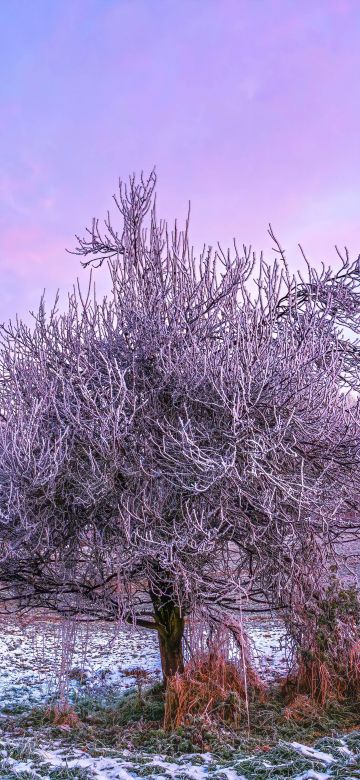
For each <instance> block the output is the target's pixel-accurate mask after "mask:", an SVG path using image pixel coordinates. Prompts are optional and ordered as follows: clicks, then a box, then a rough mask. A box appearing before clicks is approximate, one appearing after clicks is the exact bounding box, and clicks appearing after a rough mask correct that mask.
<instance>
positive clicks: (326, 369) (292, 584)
mask: <svg viewBox="0 0 360 780" xmlns="http://www.w3.org/2000/svg"><path fill="white" fill-rule="evenodd" d="M155 184H156V177H155V174H154V172H152V173H151V175H150V177H149V178H148V179H145V178H144V177H143V176H142V177H141V178H140V180H139V181H137V180H136V179H135V177H131V178H130V182H129V185H128V186H125V187H124V185H123V184H122V183H121V182H120V187H119V195H118V197H116V198H115V202H116V206H117V209H118V213H119V216H120V219H121V224H120V225H119V226H118V227H116V228H115V227H113V226H112V222H111V220H110V216H109V215H108V217H107V220H106V221H105V230H104V232H102V231H101V230H100V227H99V222H98V221H97V220H94V221H93V224H92V227H91V228H90V229H89V230H88V231H87V233H86V235H85V238H82V239H81V238H79V237H77V247H76V249H75V254H76V255H78V256H80V258H82V262H83V265H84V266H87V265H93V266H94V267H97V268H99V267H100V268H102V270H97V271H95V272H94V275H95V274H99V273H102V272H104V271H105V269H107V272H108V273H109V275H110V280H111V292H110V294H109V295H108V296H107V298H105V299H103V300H100V301H99V300H98V299H97V297H96V293H95V290H94V289H93V286H92V284H90V286H89V290H88V292H87V294H82V293H81V290H80V287H79V288H78V289H75V290H74V292H73V293H72V295H70V296H69V300H68V307H67V310H66V311H59V308H58V302H57V301H56V303H55V305H54V306H53V308H52V310H51V311H50V313H49V315H47V314H46V309H45V301H44V300H42V302H41V305H40V308H39V312H38V314H37V316H36V317H35V321H34V324H33V326H32V327H29V326H27V325H25V324H24V323H23V322H22V321H21V320H20V319H17V320H16V321H15V322H13V323H9V324H8V325H3V326H2V328H1V348H0V371H1V384H0V411H1V425H0V450H1V456H0V581H1V583H2V585H1V590H0V604H1V603H2V605H3V609H5V610H6V609H12V608H16V609H28V608H31V607H38V606H45V607H47V608H52V609H55V610H57V611H59V612H61V613H62V614H64V615H73V616H76V615H77V616H82V617H84V618H87V619H105V620H123V621H126V622H129V623H132V624H137V625H140V626H145V627H148V628H154V629H156V630H157V631H158V633H159V639H160V646H161V651H162V658H163V669H164V674H165V676H167V675H170V674H172V673H174V671H176V670H178V669H181V668H182V656H181V639H182V635H183V630H184V620H185V618H186V616H187V615H189V614H192V613H194V612H195V611H200V612H202V613H206V614H208V615H210V616H211V618H212V619H213V620H217V621H221V620H224V619H226V618H225V617H224V616H226V615H227V616H229V619H230V617H231V616H232V615H234V614H236V612H237V611H239V610H240V611H244V610H247V609H251V608H252V607H253V605H256V606H257V608H258V609H272V608H276V607H281V606H282V607H289V605H291V603H292V602H293V601H294V599H295V600H299V599H300V601H301V599H304V598H308V594H309V592H312V591H314V590H318V589H319V587H320V585H319V582H321V575H322V573H324V576H326V571H327V570H329V567H330V566H334V565H336V562H337V560H338V553H337V545H338V542H339V540H344V539H346V538H350V537H351V536H357V537H358V536H359V535H360V522H359V520H360V515H359V495H360V470H359V465H360V464H359V460H360V450H359V430H360V428H359V422H360V405H359V400H358V398H359V396H358V393H359V344H358V335H359V328H360V305H359V302H360V259H359V258H357V259H356V260H355V261H352V260H351V259H350V257H349V254H348V252H347V250H345V251H344V253H343V254H341V253H340V252H338V268H337V269H336V270H332V269H331V268H327V267H325V266H322V267H321V269H320V270H316V268H315V267H312V266H311V264H310V263H309V262H308V261H307V259H306V258H305V255H304V253H302V266H303V268H305V272H304V273H298V274H295V275H293V274H292V273H290V271H289V268H288V264H287V262H286V258H285V253H284V251H283V249H282V248H281V245H280V244H279V242H278V241H277V239H276V237H275V235H274V233H273V231H272V228H271V227H270V228H269V232H270V236H271V238H272V240H273V243H274V249H275V255H274V258H273V260H272V261H271V262H269V261H266V260H265V259H264V257H263V256H262V255H260V257H259V258H257V257H256V255H255V254H254V253H253V252H252V250H251V248H247V247H245V246H244V247H242V250H241V251H239V249H238V246H237V244H236V242H234V247H233V250H232V251H230V250H228V251H226V252H225V251H223V250H222V249H221V247H220V246H218V248H217V249H216V251H215V252H214V251H212V250H211V248H207V247H204V249H203V252H202V253H201V256H200V258H196V257H195V255H194V251H193V249H192V248H191V246H190V241H189V217H188V219H187V222H186V225H185V229H184V230H183V231H179V230H178V228H177V225H176V224H175V227H174V229H173V230H172V231H171V232H170V231H169V228H168V225H167V224H166V223H165V222H164V221H160V222H159V221H158V220H157V216H156V206H155V197H154V193H155ZM105 272H106V271H105Z"/></svg>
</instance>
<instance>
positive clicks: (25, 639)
mask: <svg viewBox="0 0 360 780" xmlns="http://www.w3.org/2000/svg"><path fill="white" fill-rule="evenodd" d="M63 630H64V629H62V628H61V626H60V625H59V624H58V623H56V622H54V621H48V622H44V621H43V622H41V621H39V622H36V623H34V622H31V623H29V625H27V626H23V627H21V626H20V625H16V624H14V623H4V624H2V625H1V626H0V778H6V780H15V778H20V780H21V778H24V780H25V778H27V780H29V779H30V778H33V780H40V778H42V780H71V779H72V780H90V778H97V780H137V779H138V778H139V779H140V778H149V780H150V778H156V780H165V778H173V779H174V780H208V779H209V780H210V778H211V780H267V778H271V779H272V780H278V779H279V780H280V778H292V780H295V779H296V780H328V778H338V780H339V779H340V778H343V780H356V778H358V779H359V778H360V733H358V734H356V733H353V734H351V735H350V736H348V737H346V738H344V739H328V740H324V739H323V740H321V741H320V742H319V743H318V744H317V746H316V748H311V747H309V746H305V745H302V744H300V743H298V742H293V743H290V744H288V743H283V744H280V745H279V746H278V747H276V748H274V749H273V750H270V751H269V752H266V753H265V754H264V753H259V754H258V755H255V756H248V755H245V754H241V753H239V752H235V753H234V755H233V756H232V758H231V759H227V760H225V759H220V758H216V757H215V756H213V755H211V754H210V753H205V754H187V755H183V756H181V757H177V758H176V759H175V758H174V759H173V760H171V759H169V757H168V756H165V755H155V754H151V753H145V752H141V751H136V752H130V751H128V750H122V751H116V750H112V749H108V748H105V747H104V748H103V749H101V750H100V749H98V750H97V751H96V752H94V753H92V754H91V755H90V753H89V752H88V750H87V749H86V748H83V749H79V748H78V747H77V748H73V747H71V746H69V745H68V744H66V745H65V743H62V742H61V741H60V740H59V739H52V738H50V737H49V734H47V735H46V734H43V735H41V733H37V732H36V730H34V734H33V735H30V736H29V735H28V736H27V737H26V738H25V737H23V736H22V735H19V736H15V735H14V733H12V734H8V733H6V717H8V715H9V714H10V715H11V714H13V715H16V713H19V712H22V711H26V710H28V709H30V708H31V707H34V706H36V705H39V704H44V703H46V700H47V699H48V698H50V697H51V696H52V694H53V693H54V691H55V685H56V681H57V680H58V670H59V667H61V662H62V660H63V661H64V658H63V659H62V658H61V647H62V631H63ZM249 634H250V636H251V638H252V641H253V644H254V654H255V657H256V662H257V665H258V668H259V671H260V672H261V674H262V676H263V677H264V678H265V679H267V680H269V679H271V678H273V677H274V676H275V675H276V674H277V673H279V672H281V671H284V669H285V666H286V658H285V648H284V634H283V629H282V626H281V623H278V624H277V623H275V624H274V623H273V624H271V625H267V624H266V623H264V622H263V621H261V620H260V619H259V618H256V619H254V620H251V621H250V622H249ZM68 644H70V645H71V632H70V634H69V636H68ZM159 666H160V659H159V653H158V647H157V641H156V636H155V635H154V634H152V633H151V632H145V631H135V630H132V629H128V630H126V629H122V630H119V629H114V628H111V627H109V626H108V625H97V626H96V627H95V626H93V627H90V630H88V629H86V628H85V627H84V628H83V629H82V630H81V631H80V632H79V634H78V636H77V638H76V642H75V647H74V653H73V656H72V658H71V667H72V669H73V678H74V679H73V680H72V681H71V686H72V689H73V690H72V693H73V695H74V696H76V695H80V691H81V681H79V676H80V677H81V674H82V673H83V672H84V673H85V680H86V689H87V690H89V689H90V690H93V691H94V692H96V691H97V690H101V688H102V687H103V686H104V685H106V686H108V685H110V686H115V687H116V689H117V691H121V690H124V691H125V690H126V688H129V687H132V686H133V685H134V677H133V676H131V670H134V669H136V668H141V669H145V670H147V671H148V672H149V674H151V675H152V677H153V679H156V675H158V674H159ZM2 725H3V726H4V728H1V726H2Z"/></svg>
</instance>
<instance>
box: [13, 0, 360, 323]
mask: <svg viewBox="0 0 360 780" xmlns="http://www.w3.org/2000/svg"><path fill="white" fill-rule="evenodd" d="M0 25H1V26H0V30H1V49H0V139H1V143H0V155H1V168H0V200H1V209H0V219H1V231H0V268H1V298H0V300H1V309H0V320H1V321H3V320H6V319H7V318H9V317H13V316H14V315H15V313H16V312H18V313H19V314H21V316H26V313H27V311H28V310H29V309H31V308H36V307H37V305H38V301H39V296H40V294H41V292H42V289H43V288H44V287H45V288H46V290H47V292H48V295H47V297H48V299H49V300H51V299H52V296H53V294H54V291H55V290H56V289H57V288H58V287H60V288H62V289H64V290H65V289H69V288H70V287H71V284H72V282H73V281H74V280H75V277H76V276H77V275H78V274H81V276H82V277H83V278H85V272H82V271H81V268H80V267H79V263H78V260H77V258H74V257H71V256H69V255H67V254H66V253H65V251H64V250H65V247H68V248H72V247H73V246H74V238H73V237H74V233H75V232H77V233H81V234H82V233H83V232H84V228H85V226H86V225H88V224H89V223H90V221H91V217H92V216H93V215H97V216H99V217H102V216H103V215H105V213H106V210H107V208H108V207H109V205H110V204H111V195H112V194H113V192H115V190H116V187H117V180H118V176H119V175H121V176H122V177H123V178H126V177H127V176H128V174H129V173H132V172H140V171H141V170H142V169H144V171H145V172H146V173H148V172H149V171H150V169H151V168H152V167H153V165H156V169H157V174H158V207H159V208H158V211H159V214H161V215H162V216H165V217H168V218H169V219H170V220H171V221H172V220H173V218H174V217H175V216H178V218H179V220H180V221H181V222H182V220H183V218H184V217H185V215H186V211H187V203H188V200H189V199H190V200H191V203H192V237H193V240H194V243H195V244H196V245H200V244H202V243H203V242H204V241H205V242H206V243H211V244H214V243H216V241H217V240H219V241H220V242H221V243H222V244H223V245H224V246H226V245H228V244H231V242H232V238H233V236H236V237H237V238H238V240H239V244H240V245H241V244H242V243H244V242H245V243H252V244H253V246H254V248H257V249H261V248H264V249H265V250H267V251H269V252H270V251H271V250H270V246H271V245H270V243H269V239H268V238H267V232H266V231H267V224H268V222H269V221H271V223H272V224H273V227H274V229H275V231H276V233H277V235H278V236H279V238H280V240H281V242H282V244H283V245H284V246H285V248H286V249H287V250H288V257H289V261H290V263H291V265H292V267H295V266H296V265H297V264H299V263H300V259H299V257H298V254H297V250H296V244H297V242H298V241H300V242H301V243H302V244H303V246H304V248H305V250H306V251H307V253H308V254H309V256H310V257H311V259H312V260H313V261H314V262H316V263H319V262H320V261H321V260H323V259H325V260H327V261H330V262H335V258H336V254H335V250H334V249H333V246H334V244H335V243H337V244H338V245H339V246H341V247H342V246H344V244H346V245H347V246H348V247H349V249H350V250H351V252H352V253H353V254H358V253H359V252H360V221H359V216H360V197H359V196H360V86H359V84H360V2H359V0H354V1H352V0H324V1H323V2H321V1H318V0H32V2H29V1H28V0H1V3H0Z"/></svg>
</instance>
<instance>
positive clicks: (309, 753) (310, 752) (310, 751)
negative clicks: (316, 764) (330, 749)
mask: <svg viewBox="0 0 360 780" xmlns="http://www.w3.org/2000/svg"><path fill="white" fill-rule="evenodd" d="M289 745H290V746H291V747H293V748H294V750H296V751H297V753H301V755H302V756H305V758H311V759H312V761H321V762H322V763H323V764H326V765H329V764H333V763H334V761H335V759H334V756H332V755H331V754H330V753H323V751H322V750H315V748H312V747H309V746H308V745H302V744H301V743H300V742H289Z"/></svg>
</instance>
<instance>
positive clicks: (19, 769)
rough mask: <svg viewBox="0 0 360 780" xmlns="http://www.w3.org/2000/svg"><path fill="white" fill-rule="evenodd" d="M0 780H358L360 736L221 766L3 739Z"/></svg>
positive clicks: (196, 757)
mask: <svg viewBox="0 0 360 780" xmlns="http://www.w3.org/2000/svg"><path fill="white" fill-rule="evenodd" d="M0 777H2V778H7V780H15V778H24V780H25V778H28V780H29V778H33V779H34V780H60V778H62V780H67V779H68V780H70V778H72V779H73V780H90V779H91V778H96V779H97V780H140V778H149V780H165V779H167V778H173V780H266V779H267V778H271V779H272V780H282V779H283V778H289V779H290V778H291V780H331V778H334V779H335V778H337V780H340V778H342V780H358V778H359V777H360V732H358V733H356V734H355V733H353V734H351V735H350V736H348V737H346V738H342V739H335V738H333V739H328V740H322V741H321V742H320V743H318V745H317V747H316V749H315V748H311V747H308V746H306V745H302V744H299V743H297V742H293V743H282V744H281V745H279V747H277V748H274V749H273V750H272V751H270V752H268V753H267V754H266V757H264V755H259V756H245V755H241V754H239V753H237V754H234V755H233V756H232V758H231V759H227V760H221V759H218V758H215V757H214V756H213V755H211V754H210V753H202V754H201V753H198V754H197V753H194V754H188V755H184V756H181V757H180V758H177V759H176V760H171V759H169V757H166V756H163V755H154V754H149V753H147V754H146V753H139V752H137V753H136V754H134V753H130V751H127V750H123V751H122V752H116V751H114V750H108V751H104V752H103V755H97V756H91V755H90V754H89V753H87V752H85V751H83V750H78V749H75V748H70V749H69V747H64V746H62V745H61V743H60V742H53V743H52V745H42V746H41V747H40V746H37V745H36V744H34V743H31V742H30V741H27V742H26V743H24V744H22V743H20V742H19V741H14V740H4V741H1V739H0Z"/></svg>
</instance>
